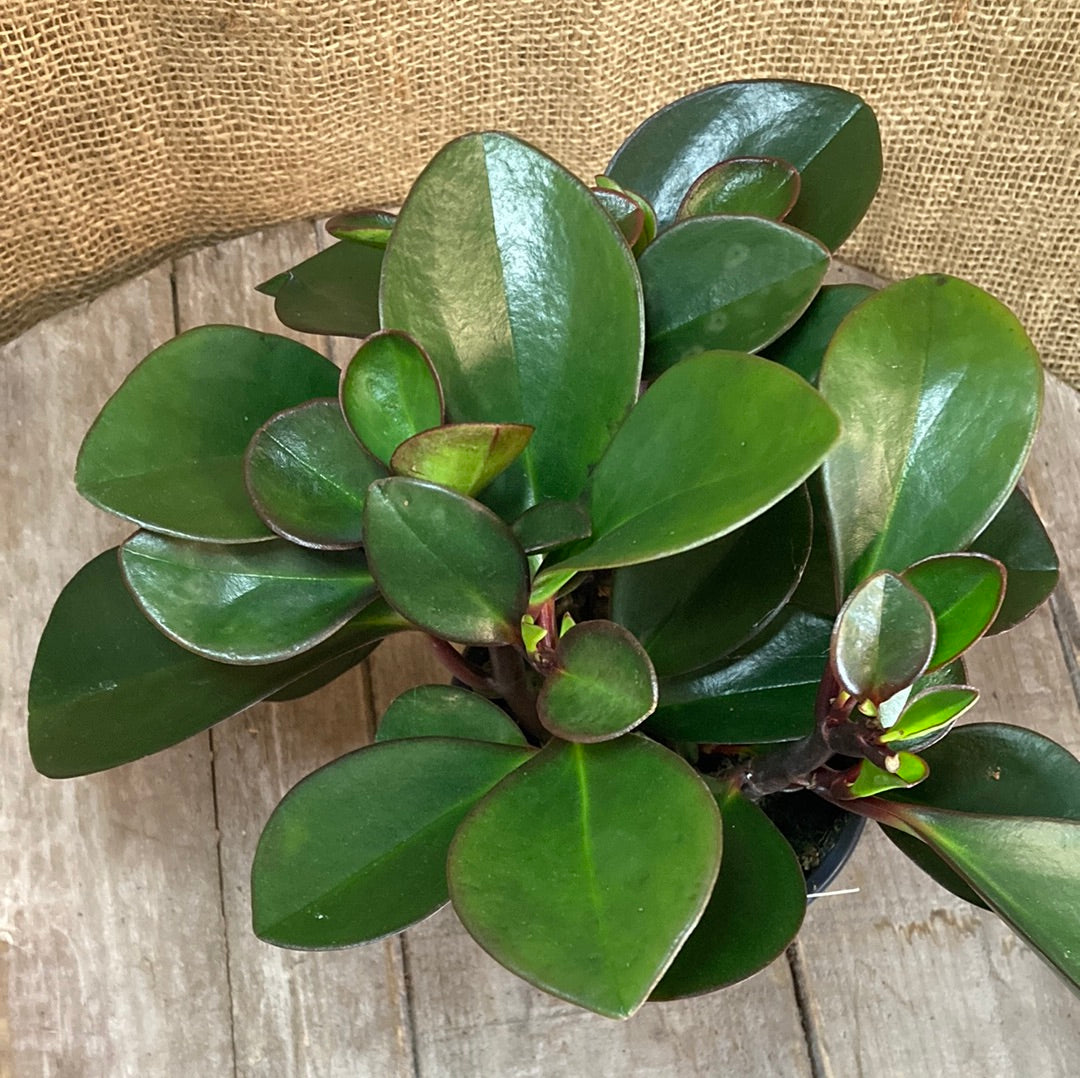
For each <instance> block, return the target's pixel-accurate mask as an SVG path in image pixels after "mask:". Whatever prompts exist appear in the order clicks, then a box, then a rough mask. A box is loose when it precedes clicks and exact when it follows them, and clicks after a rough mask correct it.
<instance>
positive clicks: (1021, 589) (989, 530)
mask: <svg viewBox="0 0 1080 1078" xmlns="http://www.w3.org/2000/svg"><path fill="white" fill-rule="evenodd" d="M969 549H971V550H974V551H978V552H979V553H980V554H989V555H990V557H992V558H996V559H997V560H998V561H999V562H1001V563H1002V565H1004V566H1005V577H1006V588H1005V600H1004V602H1003V603H1002V604H1001V609H1000V610H999V611H998V615H997V617H996V618H995V619H994V624H993V625H991V626H990V632H991V633H1001V632H1004V631H1005V630H1006V629H1011V628H1012V627H1013V626H1014V625H1019V624H1020V622H1022V621H1023V620H1024V619H1025V618H1026V617H1027V616H1028V615H1029V614H1031V613H1032V612H1033V611H1035V610H1037V609H1038V608H1039V607H1040V606H1042V604H1043V603H1044V602H1045V601H1046V600H1047V599H1048V598H1049V597H1050V593H1051V592H1052V591H1053V590H1054V586H1055V585H1056V584H1057V580H1058V557H1057V551H1055V550H1054V544H1053V543H1052V542H1051V541H1050V536H1048V535H1047V534H1046V529H1045V528H1044V527H1043V524H1042V521H1041V520H1040V519H1039V515H1038V513H1036V512H1035V510H1034V509H1033V508H1032V506H1031V502H1029V501H1028V499H1027V497H1026V496H1025V494H1024V492H1023V491H1022V490H1020V488H1019V487H1017V488H1016V489H1015V490H1013V492H1012V493H1011V494H1010V495H1009V497H1008V498H1007V499H1006V500H1005V504H1004V505H1003V506H1002V507H1001V509H999V510H998V514H997V516H995V517H994V519H993V520H991V521H990V523H989V524H987V526H986V528H985V529H984V530H983V531H982V533H981V534H980V535H979V536H978V537H977V538H976V539H975V541H974V542H973V543H972V544H971V547H970V548H969Z"/></svg>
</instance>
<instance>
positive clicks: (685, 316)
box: [638, 217, 829, 377]
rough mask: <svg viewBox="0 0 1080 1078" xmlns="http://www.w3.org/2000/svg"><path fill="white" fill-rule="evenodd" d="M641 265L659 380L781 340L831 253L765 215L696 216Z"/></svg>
mask: <svg viewBox="0 0 1080 1078" xmlns="http://www.w3.org/2000/svg"><path fill="white" fill-rule="evenodd" d="M638 268H639V269H640V271H641V286H642V288H643V290H644V293H645V326H646V336H645V372H646V374H647V375H648V376H649V377H655V376H656V375H657V374H659V373H660V372H661V371H665V370H667V369H668V368H669V367H671V366H673V365H674V364H676V363H678V362H679V360H681V359H685V358H686V357H687V356H692V355H696V354H697V353H699V352H705V351H709V350H712V349H728V350H731V351H736V352H753V351H756V350H757V349H758V348H761V347H762V346H763V345H766V344H768V342H769V341H771V340H773V339H774V338H776V337H778V336H779V335H780V334H781V333H783V332H784V330H786V329H788V328H789V327H790V326H791V325H792V324H793V323H794V322H795V320H796V319H797V318H798V317H799V315H801V314H802V313H803V311H804V310H806V307H807V305H808V304H809V303H810V301H811V300H812V299H813V298H814V294H815V293H816V292H817V290H818V288H820V287H821V281H822V278H823V277H824V276H825V271H826V270H827V269H828V268H829V252H828V250H827V249H826V248H825V247H823V246H822V245H821V244H820V243H819V242H818V241H817V240H815V239H814V238H813V237H812V236H808V235H806V234H805V233H803V232H800V231H798V229H795V228H789V227H788V226H787V225H782V224H778V223H777V222H775V221H766V220H764V219H763V218H760V217H697V218H691V219H690V220H687V221H681V222H680V223H679V224H677V225H675V226H673V227H672V228H669V229H668V230H667V231H665V232H662V233H661V234H660V235H659V236H658V237H657V238H656V240H655V242H653V243H651V244H650V245H649V246H648V248H647V249H646V250H645V251H644V253H643V254H642V255H641V258H640V259H639V260H638Z"/></svg>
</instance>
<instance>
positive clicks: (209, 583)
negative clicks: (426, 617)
mask: <svg viewBox="0 0 1080 1078" xmlns="http://www.w3.org/2000/svg"><path fill="white" fill-rule="evenodd" d="M120 565H121V567H122V569H123V572H124V580H125V581H126V582H127V585H128V587H130V588H131V591H132V594H133V595H134V596H135V601H136V602H137V603H138V604H139V607H140V608H141V609H142V611H143V613H144V614H146V616H147V617H148V618H149V619H150V620H151V621H152V622H153V623H154V624H155V625H157V626H158V628H159V629H160V630H161V631H162V632H163V633H165V635H166V636H168V637H169V638H170V639H172V640H175V641H176V642H177V643H178V644H180V645H182V646H183V647H186V648H190V649H191V650H192V651H194V652H196V653H197V654H199V655H205V656H206V657H207V658H209V659H216V660H218V662H226V663H241V664H243V663H268V662H278V661H279V660H281V659H286V658H289V657H290V656H292V655H298V654H299V653H300V652H302V651H307V650H308V649H310V648H313V647H314V646H315V645H316V644H318V643H320V642H321V641H323V640H325V639H326V638H327V637H329V636H331V635H332V634H333V633H334V632H336V631H337V630H338V629H340V628H341V626H342V625H344V624H345V623H346V622H347V621H348V620H349V619H350V618H351V617H353V616H354V615H355V614H357V613H358V612H359V611H360V610H362V609H363V608H364V607H365V606H366V605H367V604H368V603H370V602H371V601H372V600H373V599H374V598H375V596H376V590H375V582H374V580H373V579H372V577H371V574H370V573H369V572H368V569H367V564H366V563H365V561H364V558H363V556H362V555H361V554H360V553H359V552H358V551H342V552H340V553H338V552H331V551H315V550H306V549H304V548H303V547H299V546H296V545H294V544H293V543H287V542H285V541H284V540H283V539H272V540H270V541H269V542H266V543H249V544H231V543H230V544H227V545H216V544H211V543H193V542H191V541H189V540H187V539H174V538H171V537H170V536H165V535H155V534H154V533H153V532H136V533H135V534H134V535H133V536H132V537H131V538H130V539H128V540H127V542H126V543H124V545H123V546H122V547H121V548H120Z"/></svg>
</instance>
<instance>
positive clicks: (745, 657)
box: [646, 608, 832, 745]
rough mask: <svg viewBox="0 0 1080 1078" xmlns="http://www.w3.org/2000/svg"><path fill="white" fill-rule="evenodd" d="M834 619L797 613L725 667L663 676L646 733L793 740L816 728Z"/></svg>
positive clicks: (746, 741)
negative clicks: (818, 698)
mask: <svg viewBox="0 0 1080 1078" xmlns="http://www.w3.org/2000/svg"><path fill="white" fill-rule="evenodd" d="M831 633H832V621H831V620H830V619H826V618H819V617H816V616H814V615H812V614H807V613H805V612H803V611H801V610H797V609H795V608H789V610H788V612H787V613H785V614H783V615H781V617H779V618H778V619H777V620H776V621H775V622H773V623H772V624H771V625H770V626H769V627H768V629H767V630H766V632H765V633H764V635H763V636H761V637H758V638H756V639H755V640H753V641H751V642H750V643H749V644H747V646H746V647H745V648H744V649H742V650H741V652H740V653H738V654H736V655H735V656H734V658H732V659H730V660H728V661H727V662H725V663H724V664H723V665H721V666H717V667H714V668H712V669H709V670H705V671H701V672H697V673H694V674H688V675H684V676H682V677H675V678H665V679H664V680H663V681H661V682H660V706H659V707H658V708H657V710H656V712H655V713H654V714H653V715H652V717H651V718H650V719H649V721H648V723H647V724H646V729H648V731H649V732H650V733H655V734H657V735H658V736H660V737H665V738H669V739H671V740H674V741H704V742H711V743H714V744H721V745H750V744H760V743H762V742H770V741H794V740H797V739H798V738H802V737H806V736H807V735H808V734H809V733H810V731H811V730H812V729H813V727H814V699H815V697H816V696H817V689H818V684H819V683H820V681H821V678H822V675H823V674H824V673H825V663H826V661H827V659H828V655H829V639H830V635H831Z"/></svg>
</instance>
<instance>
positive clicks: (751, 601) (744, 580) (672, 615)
mask: <svg viewBox="0 0 1080 1078" xmlns="http://www.w3.org/2000/svg"><path fill="white" fill-rule="evenodd" d="M811 531H812V527H811V520H810V499H809V497H808V496H807V493H806V490H805V489H804V488H799V489H798V490H796V491H794V492H793V493H791V494H789V495H788V496H787V497H786V498H784V499H783V501H781V502H779V503H778V504H777V505H775V506H773V508H772V509H770V510H768V511H767V512H765V513H763V514H762V515H761V516H759V517H757V518H756V519H755V520H753V521H751V522H750V523H749V524H747V525H746V526H745V527H743V528H739V529H738V530H737V531H734V532H730V533H729V534H728V535H725V536H724V537H723V538H721V539H717V540H715V541H713V542H711V543H706V544H705V545H704V546H700V547H696V548H694V549H693V550H688V551H686V552H685V553H683V554H676V555H675V556H674V557H671V558H661V559H659V560H658V561H650V562H645V563H643V564H641V565H632V566H629V567H627V568H624V569H619V570H618V571H617V572H616V573H615V575H614V578H613V580H612V593H611V617H612V620H614V621H617V622H618V623H619V624H620V625H625V626H626V628H628V629H629V630H630V632H632V633H633V634H634V636H636V637H637V639H638V640H640V641H641V643H642V645H643V646H644V648H645V650H646V651H647V652H648V653H649V657H650V658H651V659H652V661H653V665H654V666H655V667H656V672H657V673H658V674H659V675H660V676H661V677H670V676H672V675H674V674H683V673H686V672H687V671H690V670H697V669H700V668H701V667H703V666H707V665H709V664H710V663H715V662H716V661H717V660H718V659H721V658H723V657H724V656H725V655H727V654H729V653H730V652H731V651H733V650H734V649H735V648H737V647H739V646H740V645H742V644H744V643H746V641H748V640H749V639H751V638H752V637H754V636H756V635H757V634H758V633H759V632H760V631H761V630H762V629H763V628H764V627H765V625H766V624H768V622H769V621H770V620H771V619H772V618H773V617H774V616H775V615H776V614H777V613H778V612H779V610H780V608H781V607H783V606H784V604H785V603H786V602H787V601H788V599H790V598H791V593H792V592H793V591H794V589H795V586H796V584H797V583H798V581H799V576H800V574H801V573H802V570H803V567H804V566H805V564H806V559H807V557H808V556H809V554H810V536H811Z"/></svg>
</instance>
